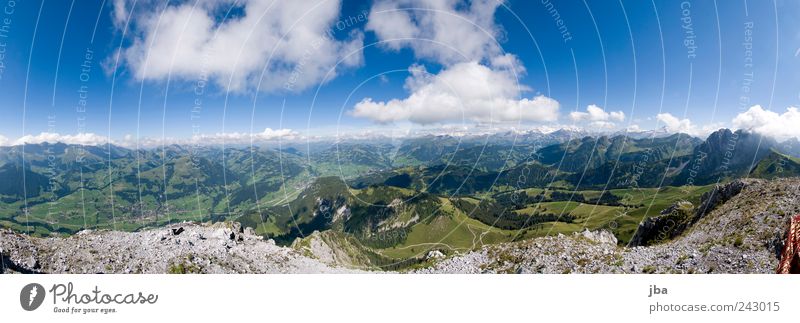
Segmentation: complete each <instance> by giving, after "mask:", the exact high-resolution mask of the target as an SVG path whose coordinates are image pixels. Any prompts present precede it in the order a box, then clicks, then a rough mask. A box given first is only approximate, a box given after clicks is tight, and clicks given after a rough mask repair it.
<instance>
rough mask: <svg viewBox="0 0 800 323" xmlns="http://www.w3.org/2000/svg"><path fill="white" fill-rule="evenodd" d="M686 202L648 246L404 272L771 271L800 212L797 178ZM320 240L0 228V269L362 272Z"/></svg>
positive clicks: (609, 238)
mask: <svg viewBox="0 0 800 323" xmlns="http://www.w3.org/2000/svg"><path fill="white" fill-rule="evenodd" d="M686 203H688V202H679V203H676V205H675V206H674V207H673V208H670V209H668V210H665V212H664V214H663V215H662V216H660V217H656V218H653V219H650V220H648V221H645V222H643V223H642V225H640V227H639V231H638V232H637V234H636V237H638V238H637V239H636V240H637V241H638V243H641V244H642V245H647V246H635V247H634V246H631V247H621V246H619V245H618V243H617V239H616V237H614V235H613V234H611V233H609V232H607V231H595V232H590V231H584V232H582V233H575V234H572V235H558V236H553V237H544V238H538V239H532V240H527V241H521V242H515V243H504V244H497V245H490V246H485V247H483V248H481V249H479V250H475V251H471V252H468V253H464V254H457V255H454V256H451V257H448V258H440V257H438V256H437V257H431V258H430V259H429V260H428V261H427V263H426V265H425V267H423V268H417V269H415V270H413V271H410V272H411V273H774V272H775V269H776V267H777V265H778V262H779V255H780V250H781V248H782V246H783V241H784V239H785V234H786V228H787V227H788V221H789V217H790V216H791V215H793V214H798V213H800V179H780V180H773V181H766V180H742V181H735V182H733V183H730V184H726V185H723V186H720V187H719V189H718V190H716V191H715V193H714V194H708V196H704V198H703V199H702V201H701V205H699V206H697V207H690V205H687V204H686ZM676 210H678V211H679V210H684V213H676ZM675 214H678V215H680V214H684V216H682V217H681V216H675ZM665 223H666V225H665ZM318 240H319V241H318V242H315V243H317V244H320V245H315V244H311V245H310V246H300V245H296V246H294V248H289V247H281V246H276V245H275V243H274V242H273V241H271V240H264V239H262V237H260V236H257V235H255V234H254V233H253V232H252V231H251V230H249V229H243V228H242V227H241V226H240V225H239V224H237V223H216V224H198V223H181V224H174V225H171V226H168V227H166V228H161V229H153V230H149V231H142V232H115V231H82V232H80V233H79V234H76V235H74V236H71V237H67V238H33V237H30V236H27V235H23V234H18V233H15V232H12V231H9V230H0V253H1V254H2V266H1V267H0V270H2V272H3V273H361V272H365V271H360V270H357V269H349V268H347V267H348V264H351V263H353V262H354V261H353V259H350V258H352V256H349V255H347V253H344V252H336V251H337V250H333V249H332V248H328V247H326V245H324V244H325V240H324V239H318ZM662 240H663V241H662ZM315 241H316V240H315ZM334 249H335V248H334ZM320 250H321V251H320ZM323 251H325V252H323ZM342 254H344V255H342Z"/></svg>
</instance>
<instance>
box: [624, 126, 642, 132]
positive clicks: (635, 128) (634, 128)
mask: <svg viewBox="0 0 800 323" xmlns="http://www.w3.org/2000/svg"><path fill="white" fill-rule="evenodd" d="M625 130H626V131H627V132H640V131H642V127H640V126H639V125H638V124H632V125H630V126H628V127H627V128H625Z"/></svg>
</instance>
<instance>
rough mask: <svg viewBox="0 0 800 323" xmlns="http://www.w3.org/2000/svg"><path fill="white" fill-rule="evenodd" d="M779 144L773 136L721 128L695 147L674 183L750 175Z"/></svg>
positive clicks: (702, 183)
mask: <svg viewBox="0 0 800 323" xmlns="http://www.w3.org/2000/svg"><path fill="white" fill-rule="evenodd" d="M777 147H778V143H777V142H776V141H775V140H774V139H772V138H768V137H764V136H761V135H759V134H756V133H751V132H747V131H743V130H737V131H736V132H732V131H730V130H728V129H720V130H718V131H716V132H714V133H712V134H711V135H709V136H708V138H707V139H706V140H705V141H704V142H703V143H702V144H700V145H698V146H697V147H695V148H694V151H693V152H692V155H691V159H690V160H688V163H687V164H686V165H685V167H683V170H682V171H681V172H680V174H679V175H677V176H676V178H675V180H674V182H673V183H674V184H677V185H705V184H712V183H716V182H720V181H726V180H730V179H733V178H739V177H744V176H747V174H748V173H749V172H750V169H751V168H752V167H753V166H754V165H756V164H757V163H758V161H759V160H761V159H762V158H764V156H766V155H767V154H769V153H770V151H772V149H776V148H777Z"/></svg>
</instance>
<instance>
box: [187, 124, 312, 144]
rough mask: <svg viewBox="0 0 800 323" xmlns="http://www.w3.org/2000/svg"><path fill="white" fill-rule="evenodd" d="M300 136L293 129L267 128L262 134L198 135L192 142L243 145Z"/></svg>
mask: <svg viewBox="0 0 800 323" xmlns="http://www.w3.org/2000/svg"><path fill="white" fill-rule="evenodd" d="M298 136H299V133H297V132H296V131H293V130H291V129H275V130H273V129H271V128H266V129H264V131H262V132H257V133H246V132H229V133H216V134H213V135H198V136H194V137H193V138H192V140H194V141H195V142H201V143H204V144H212V145H215V144H222V143H223V142H224V143H228V144H243V143H250V142H251V141H253V142H261V141H271V140H278V139H286V140H291V139H296V138H297V137H298Z"/></svg>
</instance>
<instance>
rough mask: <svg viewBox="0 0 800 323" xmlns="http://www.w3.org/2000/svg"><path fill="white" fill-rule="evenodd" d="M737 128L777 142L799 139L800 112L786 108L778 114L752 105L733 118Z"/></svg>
mask: <svg viewBox="0 0 800 323" xmlns="http://www.w3.org/2000/svg"><path fill="white" fill-rule="evenodd" d="M733 125H734V126H735V127H737V128H742V129H748V130H753V131H756V132H758V133H761V134H764V135H767V136H771V137H774V138H775V139H778V140H785V139H789V138H800V111H798V109H797V108H796V107H789V108H786V112H783V113H781V114H778V113H777V112H774V111H769V110H764V108H762V107H761V106H760V105H754V106H752V107H750V109H748V110H747V111H745V112H742V113H740V114H738V115H737V116H736V117H735V118H733Z"/></svg>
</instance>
